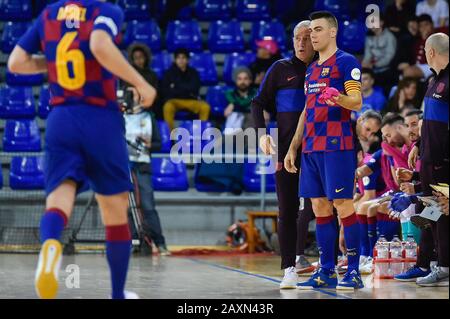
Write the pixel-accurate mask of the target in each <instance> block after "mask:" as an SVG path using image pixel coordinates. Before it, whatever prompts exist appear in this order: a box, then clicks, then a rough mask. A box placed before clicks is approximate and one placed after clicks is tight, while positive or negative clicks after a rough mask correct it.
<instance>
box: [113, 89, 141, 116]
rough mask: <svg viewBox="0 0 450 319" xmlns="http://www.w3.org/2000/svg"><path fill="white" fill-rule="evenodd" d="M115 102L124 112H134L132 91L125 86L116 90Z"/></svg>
mask: <svg viewBox="0 0 450 319" xmlns="http://www.w3.org/2000/svg"><path fill="white" fill-rule="evenodd" d="M117 103H119V106H120V108H121V109H122V110H123V111H124V113H126V114H134V113H135V107H136V105H135V104H134V99H133V91H132V90H129V89H127V88H125V89H118V90H117Z"/></svg>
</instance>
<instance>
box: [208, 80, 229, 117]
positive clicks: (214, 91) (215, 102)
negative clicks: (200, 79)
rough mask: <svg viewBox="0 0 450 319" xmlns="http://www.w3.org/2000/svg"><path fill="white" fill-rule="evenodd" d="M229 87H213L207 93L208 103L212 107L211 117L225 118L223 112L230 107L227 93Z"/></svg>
mask: <svg viewBox="0 0 450 319" xmlns="http://www.w3.org/2000/svg"><path fill="white" fill-rule="evenodd" d="M228 89H229V87H226V86H223V85H216V86H211V87H209V88H208V91H207V92H206V98H205V100H206V102H207V103H208V104H209V105H210V106H211V116H212V117H215V118H223V111H224V110H225V108H226V107H227V105H228V101H227V99H226V97H225V92H226V90H228Z"/></svg>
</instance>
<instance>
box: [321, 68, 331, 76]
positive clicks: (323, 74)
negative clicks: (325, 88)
mask: <svg viewBox="0 0 450 319" xmlns="http://www.w3.org/2000/svg"><path fill="white" fill-rule="evenodd" d="M330 69H331V68H323V69H322V73H320V76H321V77H325V76H328V74H330Z"/></svg>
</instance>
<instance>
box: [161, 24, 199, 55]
mask: <svg viewBox="0 0 450 319" xmlns="http://www.w3.org/2000/svg"><path fill="white" fill-rule="evenodd" d="M166 47H167V50H169V51H170V52H174V51H175V50H176V49H179V48H185V49H188V50H190V51H192V52H200V51H202V50H203V45H202V35H201V31H200V26H199V25H198V23H197V22H196V21H180V20H177V21H171V22H170V23H169V25H168V26H167V33H166Z"/></svg>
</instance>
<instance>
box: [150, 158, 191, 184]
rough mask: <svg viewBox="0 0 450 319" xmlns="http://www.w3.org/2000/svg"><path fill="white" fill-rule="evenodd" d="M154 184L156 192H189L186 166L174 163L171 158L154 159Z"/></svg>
mask: <svg viewBox="0 0 450 319" xmlns="http://www.w3.org/2000/svg"><path fill="white" fill-rule="evenodd" d="M151 163H152V182H153V189H154V190H155V191H166V192H170V191H187V190H188V189H189V183H188V176H187V170H186V164H184V163H173V162H172V161H171V160H170V159H169V158H152V161H151Z"/></svg>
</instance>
